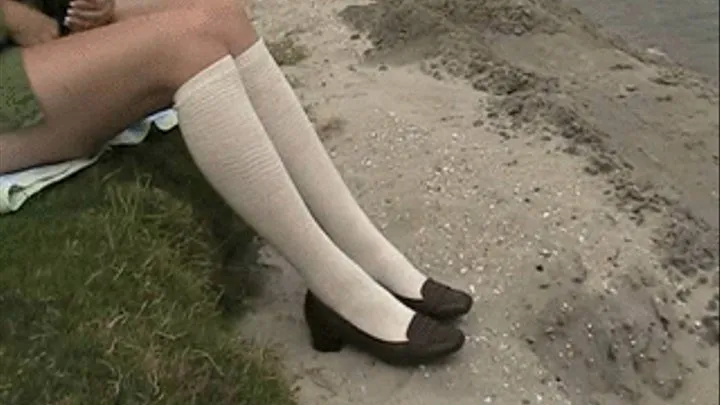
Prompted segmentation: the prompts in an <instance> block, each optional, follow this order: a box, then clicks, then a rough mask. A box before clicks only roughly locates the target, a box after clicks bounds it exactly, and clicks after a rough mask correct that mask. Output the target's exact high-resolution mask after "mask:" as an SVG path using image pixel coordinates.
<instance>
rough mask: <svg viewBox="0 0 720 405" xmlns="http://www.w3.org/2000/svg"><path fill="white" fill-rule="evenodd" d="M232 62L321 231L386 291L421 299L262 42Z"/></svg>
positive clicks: (418, 282)
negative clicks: (343, 176) (385, 288)
mask: <svg viewBox="0 0 720 405" xmlns="http://www.w3.org/2000/svg"><path fill="white" fill-rule="evenodd" d="M235 62H236V63H237V66H238V70H239V71H240V74H241V76H242V78H243V83H245V88H246V90H247V93H248V96H249V97H250V100H251V101H252V104H253V106H254V107H255V111H256V112H257V114H258V116H259V117H260V120H261V121H262V123H263V125H264V126H265V129H266V130H267V132H268V135H269V136H270V139H271V140H272V142H273V144H275V148H276V149H277V151H278V153H279V154H280V156H281V158H282V161H283V163H284V164H285V167H286V168H287V170H288V172H289V173H290V176H291V177H292V179H293V181H294V182H295V185H296V186H297V188H298V190H299V191H300V194H301V195H302V197H303V199H304V200H305V202H306V203H307V205H308V207H310V211H312V213H313V215H314V216H315V218H316V219H317V221H318V222H319V223H320V225H321V226H322V227H323V229H325V231H326V232H327V233H328V234H329V235H330V237H331V238H332V239H333V241H334V242H335V243H336V244H337V245H338V246H339V247H340V248H341V249H342V250H343V251H344V252H345V253H347V254H348V255H349V256H350V257H351V258H352V259H353V260H354V261H355V262H356V263H358V264H359V265H360V266H361V267H362V268H363V270H365V271H366V272H368V273H369V274H370V275H371V276H373V277H374V278H375V279H376V280H378V281H379V282H380V283H381V284H383V285H384V286H385V287H387V288H389V289H390V290H392V291H393V292H395V293H397V294H400V295H402V296H404V297H407V298H421V294H420V289H421V287H422V285H423V284H424V283H425V281H426V280H427V276H425V275H424V274H423V273H421V272H420V271H418V270H417V269H416V268H415V266H413V265H412V264H411V263H410V261H408V259H407V258H406V257H405V256H404V255H403V254H402V253H400V252H399V251H398V250H397V248H395V246H393V245H392V244H391V243H390V242H389V241H388V240H387V239H386V238H385V236H383V235H382V233H381V232H380V231H379V230H378V229H377V227H375V226H374V225H373V223H372V222H371V221H370V219H369V218H368V217H367V215H366V214H365V212H364V211H363V210H362V208H360V206H359V205H358V203H357V202H356V201H355V198H354V197H353V196H352V194H351V193H350V190H349V189H348V187H347V185H346V184H345V182H344V181H343V179H342V177H341V176H340V173H338V171H337V169H336V168H335V166H334V165H333V163H332V160H331V159H330V157H329V156H328V154H327V151H326V150H325V148H324V147H323V145H322V143H321V142H320V139H319V138H318V136H317V133H316V132H315V128H314V127H313V125H312V123H311V122H310V120H309V119H308V117H307V115H306V114H305V111H304V110H303V108H302V105H301V104H300V102H299V100H298V99H297V96H296V95H295V92H294V91H293V89H292V87H290V84H289V83H288V82H287V80H286V79H285V76H284V75H283V73H282V71H281V70H280V68H279V67H278V65H277V63H275V60H274V59H273V57H272V56H271V55H270V52H269V51H268V49H267V47H266V46H265V43H264V42H263V41H262V39H261V40H259V41H258V42H256V43H255V44H254V45H253V46H252V47H250V48H249V49H248V50H246V51H245V52H244V53H243V54H242V55H240V56H238V57H236V58H235Z"/></svg>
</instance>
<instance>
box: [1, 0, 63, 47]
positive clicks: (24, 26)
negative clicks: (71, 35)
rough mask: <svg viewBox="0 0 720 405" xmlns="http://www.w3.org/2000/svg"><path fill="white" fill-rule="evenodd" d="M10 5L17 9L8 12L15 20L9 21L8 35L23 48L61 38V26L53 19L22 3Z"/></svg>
mask: <svg viewBox="0 0 720 405" xmlns="http://www.w3.org/2000/svg"><path fill="white" fill-rule="evenodd" d="M10 3H13V4H12V5H11V6H12V7H15V8H13V9H12V10H8V11H9V12H12V13H13V15H14V17H15V18H12V19H8V23H7V26H8V33H9V34H10V38H12V40H13V41H14V42H15V43H17V44H18V45H20V46H21V47H29V46H33V45H39V44H43V43H45V42H49V41H52V40H53V39H55V38H58V37H59V36H60V26H59V25H58V22H57V21H55V20H54V19H53V18H51V17H48V16H46V15H45V14H43V13H41V12H39V11H37V10H35V9H33V8H30V7H27V6H25V5H24V4H22V3H16V2H10ZM8 5H9V6H10V4H8Z"/></svg>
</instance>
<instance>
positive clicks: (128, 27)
mask: <svg viewBox="0 0 720 405" xmlns="http://www.w3.org/2000/svg"><path fill="white" fill-rule="evenodd" d="M219 11H220V12H218V10H211V11H198V10H174V11H169V12H166V13H158V14H149V15H147V16H144V17H139V18H137V19H129V20H126V21H124V22H119V23H117V24H113V25H111V26H108V27H105V28H102V29H98V30H93V31H89V32H87V33H84V34H79V35H73V36H70V37H68V38H65V39H62V40H59V41H57V42H53V43H50V44H48V45H47V46H42V47H37V48H31V49H28V50H27V51H26V52H25V58H26V59H25V61H26V64H27V71H28V73H29V76H30V80H31V83H32V85H33V88H34V89H35V91H36V92H37V95H38V98H39V101H40V104H41V106H42V107H43V110H44V112H45V114H46V116H47V122H46V123H45V125H44V126H42V127H38V128H33V129H30V130H26V131H22V133H17V134H9V135H6V134H3V135H1V136H0V142H2V144H1V145H0V149H2V153H3V157H7V158H10V159H13V154H19V155H21V156H22V157H21V158H20V159H19V160H15V161H14V163H11V166H10V167H12V165H13V164H14V165H16V166H23V165H28V164H37V163H41V162H46V161H52V160H57V159H62V158H68V157H72V156H79V155H82V154H83V153H85V152H87V151H88V150H90V149H92V147H93V146H94V145H95V144H97V143H98V142H102V141H104V140H106V139H107V138H108V137H109V136H111V134H114V133H116V132H117V131H118V130H120V129H122V128H124V127H125V126H126V125H128V123H130V122H132V121H133V120H135V119H138V118H140V117H142V116H143V115H144V114H146V113H148V112H149V111H152V110H154V109H157V108H159V107H161V106H164V105H167V104H168V103H170V102H171V100H174V101H175V103H176V108H177V111H178V115H179V119H180V125H181V130H182V132H183V136H184V138H185V141H186V143H187V145H188V147H189V149H190V152H191V154H192V156H193V158H194V159H195V160H196V162H197V164H198V166H199V167H200V169H201V170H202V171H203V173H204V174H205V176H206V177H207V178H208V180H209V181H210V182H211V183H212V184H213V186H214V187H215V188H216V189H217V190H218V192H219V193H220V194H221V195H222V196H223V197H224V198H225V199H226V200H227V202H228V203H229V204H230V206H232V207H233V208H234V209H235V211H236V212H237V213H238V214H240V215H241V216H242V217H243V218H244V219H245V220H246V221H247V222H248V224H249V225H251V226H252V227H253V228H255V229H256V230H257V231H258V233H259V234H261V235H262V236H264V237H265V238H267V239H268V240H269V241H270V242H271V243H272V244H273V245H274V246H276V247H277V248H278V249H279V250H280V251H281V252H282V253H283V255H284V256H285V257H287V258H288V259H289V260H290V261H291V263H293V265H294V266H295V267H296V268H297V269H298V271H299V272H300V273H301V274H302V276H303V277H304V278H305V280H306V281H307V283H308V285H309V286H310V288H311V289H312V290H313V291H314V292H315V293H316V294H317V295H318V297H319V298H320V299H321V300H322V301H324V302H325V303H326V304H328V305H329V306H330V307H332V308H333V309H334V310H335V311H337V312H338V313H339V314H340V315H342V316H343V317H344V318H345V319H347V320H348V321H350V322H352V323H353V324H354V325H356V326H357V327H359V328H360V329H362V330H364V331H365V332H367V333H369V334H371V335H373V336H375V337H377V338H379V339H382V340H386V341H406V340H407V331H408V327H409V325H410V324H411V321H412V320H413V317H414V316H415V314H414V312H413V311H411V310H409V309H408V308H407V307H405V306H403V305H402V304H401V303H399V302H398V301H397V300H396V299H395V298H394V297H393V296H392V295H390V294H389V293H388V292H387V291H386V290H384V289H383V288H382V287H380V286H379V285H378V284H377V283H375V281H374V280H372V279H371V278H370V277H369V276H368V275H367V274H366V273H364V272H363V271H362V270H361V269H360V268H359V267H358V266H357V265H356V264H355V263H354V262H353V261H352V260H350V259H349V258H348V257H347V256H346V255H345V254H344V253H343V252H342V251H341V250H340V249H339V248H337V247H336V246H335V245H334V244H333V243H332V241H331V240H330V239H329V238H328V237H327V236H326V235H325V234H324V233H323V231H322V230H321V229H320V227H319V226H318V225H317V223H315V221H314V219H313V218H312V216H311V215H310V212H309V211H308V210H307V208H306V207H305V205H304V203H303V201H302V199H301V197H300V195H299V193H298V192H297V190H296V189H295V187H294V185H293V183H292V181H291V180H290V177H289V176H288V174H287V173H286V171H285V168H284V167H283V165H282V163H281V161H280V159H279V157H278V156H277V153H276V151H275V149H274V148H273V146H272V144H271V141H270V139H269V138H268V137H267V135H266V133H265V130H264V128H263V126H262V124H261V123H260V120H259V119H258V117H257V116H256V114H255V112H254V111H253V108H252V105H251V103H250V100H249V99H248V97H247V95H246V93H245V89H244V87H243V84H242V81H241V79H240V75H239V72H238V71H237V68H236V66H235V63H234V61H233V60H232V58H231V56H230V55H238V54H240V53H242V52H243V51H244V50H245V49H246V48H247V47H248V46H249V45H250V44H251V43H252V42H254V41H255V35H254V33H253V31H252V27H251V26H250V23H249V21H248V20H247V18H245V17H244V14H243V13H242V12H241V11H240V10H238V9H237V8H234V7H228V8H225V9H223V10H219ZM98 132H100V133H102V134H103V135H96V133H98ZM8 145H9V147H8ZM8 148H9V149H8ZM10 149H12V150H10ZM58 150H59V151H60V152H58ZM8 151H9V152H8ZM0 160H3V161H4V159H0ZM4 164H5V163H4Z"/></svg>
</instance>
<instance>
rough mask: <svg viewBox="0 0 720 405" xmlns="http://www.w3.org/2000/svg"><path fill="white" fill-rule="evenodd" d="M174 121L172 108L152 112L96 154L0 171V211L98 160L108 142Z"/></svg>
mask: <svg viewBox="0 0 720 405" xmlns="http://www.w3.org/2000/svg"><path fill="white" fill-rule="evenodd" d="M177 124H178V121H177V115H176V113H175V111H174V110H172V109H168V110H163V111H160V112H158V113H155V114H152V115H150V116H148V117H147V118H145V119H144V120H142V121H140V122H138V123H135V124H134V125H132V126H130V127H129V128H128V129H126V130H125V131H123V132H121V133H120V134H118V135H117V136H116V137H115V138H113V139H112V140H111V141H110V142H109V143H108V145H107V147H106V148H104V149H103V150H102V151H100V152H99V153H98V154H97V155H95V156H93V157H91V158H88V159H77V160H71V161H68V162H62V163H57V164H52V165H47V166H39V167H34V168H32V169H28V170H23V171H18V172H13V173H8V174H0V215H2V214H8V213H11V212H14V211H17V210H18V209H20V207H21V206H22V205H23V204H24V203H25V201H27V200H28V198H30V197H32V196H33V195H35V194H37V193H38V192H40V191H41V190H43V189H44V188H46V187H48V186H49V185H51V184H54V183H57V182H59V181H61V180H64V179H66V178H68V177H70V176H72V175H73V174H75V173H77V172H79V171H80V170H82V169H85V168H87V167H89V166H91V165H93V164H94V163H95V162H97V161H98V159H99V158H100V156H101V155H102V154H103V153H105V152H106V151H107V149H108V148H109V147H111V146H119V145H137V144H139V143H141V142H143V141H144V140H145V138H147V135H148V134H149V133H150V129H151V128H152V126H153V125H155V126H156V127H157V128H158V129H160V130H161V131H169V130H171V129H172V128H174V127H175V126H176V125H177Z"/></svg>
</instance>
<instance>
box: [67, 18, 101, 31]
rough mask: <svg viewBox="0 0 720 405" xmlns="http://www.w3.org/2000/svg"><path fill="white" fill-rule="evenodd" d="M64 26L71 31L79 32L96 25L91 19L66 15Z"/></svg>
mask: <svg viewBox="0 0 720 405" xmlns="http://www.w3.org/2000/svg"><path fill="white" fill-rule="evenodd" d="M65 26H66V27H68V28H69V29H70V31H72V32H80V31H86V30H89V29H92V28H94V27H95V26H96V24H95V23H94V22H92V21H88V20H83V19H79V18H77V17H70V16H68V17H66V18H65Z"/></svg>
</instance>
